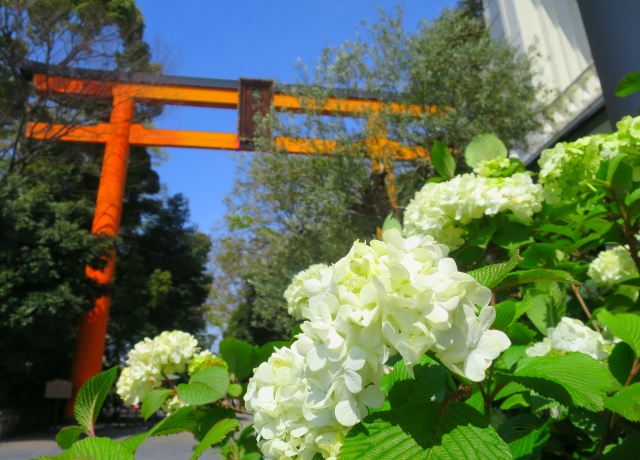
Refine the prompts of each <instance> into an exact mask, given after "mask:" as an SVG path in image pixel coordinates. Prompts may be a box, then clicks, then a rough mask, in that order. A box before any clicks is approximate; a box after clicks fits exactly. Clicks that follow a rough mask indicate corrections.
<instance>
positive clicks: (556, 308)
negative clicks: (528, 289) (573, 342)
mask: <svg viewBox="0 0 640 460" xmlns="http://www.w3.org/2000/svg"><path fill="white" fill-rule="evenodd" d="M554 284H556V283H554ZM532 303H533V306H532V307H531V308H530V309H529V310H528V311H527V317H528V318H529V319H530V320H531V322H532V323H533V325H534V326H535V327H536V328H537V329H538V330H539V331H540V332H541V333H542V335H545V336H546V335H547V329H548V328H550V327H555V326H556V325H557V324H558V323H559V322H560V320H561V319H562V317H564V316H566V314H567V303H566V301H565V300H564V299H563V300H562V301H559V300H558V299H554V297H553V296H551V295H539V296H536V297H535V298H533V300H532Z"/></svg>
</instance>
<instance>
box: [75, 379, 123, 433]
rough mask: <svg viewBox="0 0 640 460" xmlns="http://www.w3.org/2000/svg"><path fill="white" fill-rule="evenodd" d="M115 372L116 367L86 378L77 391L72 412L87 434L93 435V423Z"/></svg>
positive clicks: (111, 383)
mask: <svg viewBox="0 0 640 460" xmlns="http://www.w3.org/2000/svg"><path fill="white" fill-rule="evenodd" d="M117 372H118V368H117V367H112V368H111V369H109V370H107V371H104V372H101V373H99V374H98V375H95V376H93V377H91V378H90V379H89V380H87V381H86V382H85V384H84V385H82V388H80V391H78V396H77V397H76V403H75V406H74V408H73V414H74V415H75V417H76V420H77V421H78V423H79V424H80V426H81V427H82V428H84V430H85V431H86V433H87V434H88V435H89V436H94V435H95V433H94V424H95V422H96V419H97V418H98V414H99V413H100V409H102V404H103V403H104V400H105V398H106V397H107V395H108V394H109V390H111V387H112V385H113V381H114V380H115V378H116V373H117Z"/></svg>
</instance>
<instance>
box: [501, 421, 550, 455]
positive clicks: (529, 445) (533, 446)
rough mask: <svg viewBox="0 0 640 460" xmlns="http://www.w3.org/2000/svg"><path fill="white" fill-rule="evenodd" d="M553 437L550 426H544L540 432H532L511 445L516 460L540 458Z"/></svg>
mask: <svg viewBox="0 0 640 460" xmlns="http://www.w3.org/2000/svg"><path fill="white" fill-rule="evenodd" d="M550 436H551V433H550V430H549V426H548V425H543V426H542V427H541V428H540V429H538V430H531V431H530V432H529V434H527V435H526V436H523V437H521V438H520V439H518V440H516V441H514V442H512V443H511V444H509V449H510V450H511V454H512V455H513V458H514V460H516V459H518V460H533V459H534V458H539V455H540V452H541V451H542V448H543V447H544V445H545V444H546V443H547V441H548V440H549V437H550Z"/></svg>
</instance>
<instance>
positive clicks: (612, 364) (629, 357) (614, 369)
mask: <svg viewBox="0 0 640 460" xmlns="http://www.w3.org/2000/svg"><path fill="white" fill-rule="evenodd" d="M634 360H635V354H634V352H633V349H632V348H631V347H630V346H629V345H627V344H626V343H624V342H618V343H617V344H616V346H615V347H613V350H611V354H609V358H607V363H608V364H609V372H611V375H613V377H614V378H615V379H616V380H617V381H618V383H619V384H620V386H624V385H625V383H627V379H628V378H629V375H630V374H631V369H632V368H633V363H634ZM638 378H640V376H636V377H634V379H633V382H635V381H636V380H637V379H638Z"/></svg>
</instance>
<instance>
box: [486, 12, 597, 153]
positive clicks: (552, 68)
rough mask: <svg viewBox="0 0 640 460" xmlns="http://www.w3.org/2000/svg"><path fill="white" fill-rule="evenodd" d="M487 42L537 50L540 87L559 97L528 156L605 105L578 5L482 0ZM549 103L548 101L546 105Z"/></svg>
mask: <svg viewBox="0 0 640 460" xmlns="http://www.w3.org/2000/svg"><path fill="white" fill-rule="evenodd" d="M483 2H484V10H485V13H484V14H485V20H486V23H487V25H488V27H489V30H490V33H491V37H492V38H493V39H495V40H505V41H506V42H508V43H510V44H512V45H513V46H516V47H517V48H519V49H520V50H522V51H523V52H525V51H526V50H527V49H529V48H530V47H531V46H534V45H535V46H536V48H537V50H538V51H539V52H540V54H541V55H542V59H541V60H540V61H539V62H538V65H539V66H540V69H539V70H540V71H541V77H540V78H542V79H543V82H544V83H545V84H546V85H547V87H549V88H553V89H556V90H557V91H558V94H559V97H558V99H557V100H555V101H553V104H554V105H553V107H555V112H554V119H555V123H552V124H550V125H548V126H546V127H545V129H544V133H543V134H542V135H538V136H535V137H534V138H532V139H531V144H532V146H531V147H532V150H531V152H522V153H519V156H521V158H522V159H523V160H526V159H527V158H528V157H530V156H532V155H535V154H536V153H537V151H538V150H539V149H540V148H542V147H544V146H546V145H547V144H548V143H550V142H552V141H553V139H554V138H557V137H559V135H560V134H561V133H562V132H564V131H566V130H567V129H569V128H570V127H571V126H573V125H574V124H575V123H576V122H577V121H578V120H580V119H581V118H582V117H583V116H585V114H587V113H589V112H590V111H591V110H592V109H593V108H594V107H595V106H597V107H600V106H602V104H603V98H602V89H601V88H600V80H599V79H598V75H597V73H596V70H595V66H594V64H593V59H592V57H591V50H590V48H589V42H588V40H587V35H586V32H585V30H584V26H583V24H582V18H581V17H580V10H579V9H578V4H577V1H576V0H483ZM549 102H552V101H549Z"/></svg>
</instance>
